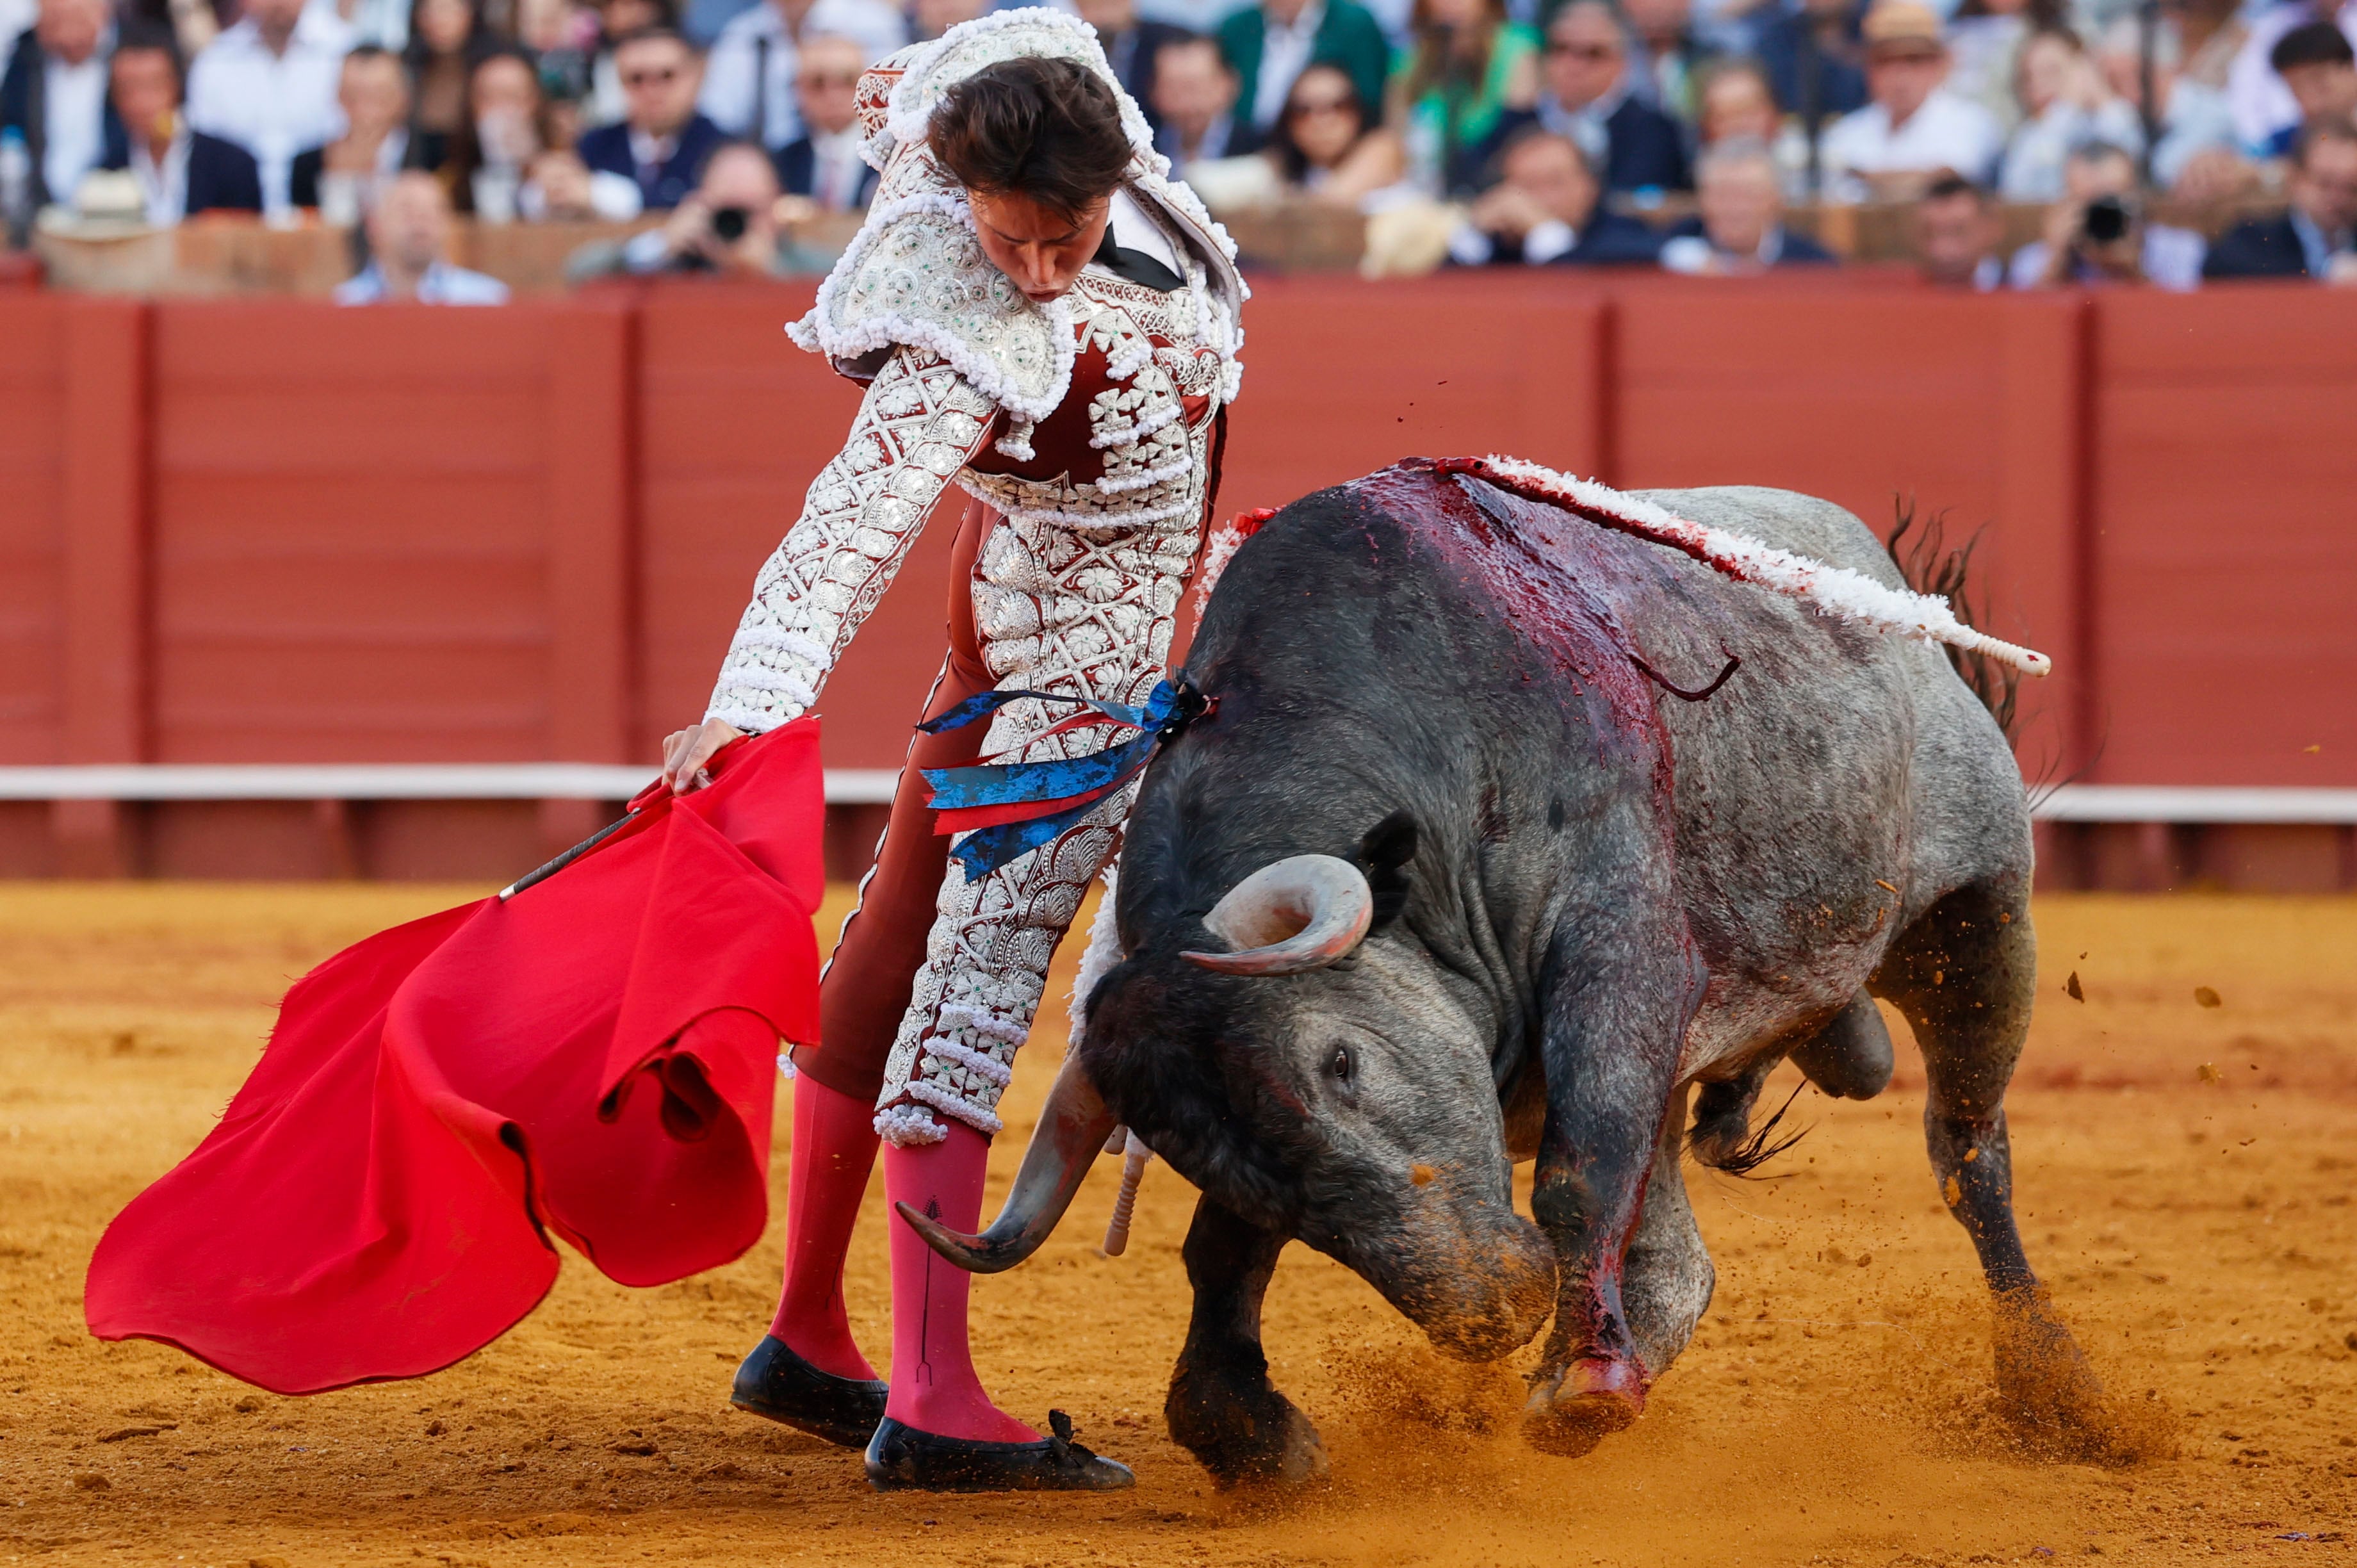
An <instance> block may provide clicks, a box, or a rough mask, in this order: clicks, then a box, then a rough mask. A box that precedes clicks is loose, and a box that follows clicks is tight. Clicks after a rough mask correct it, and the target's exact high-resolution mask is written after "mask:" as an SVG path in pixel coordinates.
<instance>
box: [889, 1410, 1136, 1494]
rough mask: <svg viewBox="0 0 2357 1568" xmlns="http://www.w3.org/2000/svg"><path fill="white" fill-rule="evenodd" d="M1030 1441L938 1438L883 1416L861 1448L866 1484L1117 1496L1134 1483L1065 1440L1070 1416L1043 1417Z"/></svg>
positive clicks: (1112, 1463) (1120, 1468) (1124, 1469)
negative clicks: (1039, 1433) (1042, 1427)
mask: <svg viewBox="0 0 2357 1568" xmlns="http://www.w3.org/2000/svg"><path fill="white" fill-rule="evenodd" d="M1048 1430H1049V1435H1048V1436H1046V1437H1042V1438H1040V1439H1039V1440H1038V1441H1037V1442H1034V1443H981V1442H976V1441H974V1440H973V1439H971V1438H963V1437H938V1436H935V1435H934V1434H932V1433H930V1432H919V1431H918V1430H916V1429H915V1428H914V1427H911V1426H904V1425H902V1424H901V1423H899V1422H897V1421H894V1420H892V1419H891V1418H890V1417H889V1416H887V1417H886V1418H885V1419H884V1423H883V1424H882V1425H880V1426H878V1427H877V1429H876V1438H875V1441H874V1442H872V1443H870V1444H868V1445H867V1484H868V1485H869V1486H871V1487H875V1488H876V1489H877V1491H879V1492H897V1491H902V1490H909V1491H922V1492H1117V1491H1120V1490H1121V1489H1122V1488H1124V1487H1134V1486H1135V1485H1137V1477H1136V1476H1135V1474H1133V1473H1132V1472H1131V1470H1130V1467H1129V1466H1126V1465H1124V1464H1121V1463H1119V1462H1118V1461H1116V1460H1112V1459H1101V1458H1099V1457H1098V1456H1097V1455H1094V1454H1092V1453H1090V1452H1089V1451H1088V1450H1087V1449H1085V1448H1083V1447H1082V1446H1081V1445H1080V1444H1077V1443H1075V1442H1073V1441H1072V1418H1071V1416H1069V1415H1066V1414H1065V1413H1064V1412H1062V1411H1060V1410H1051V1411H1049V1412H1048Z"/></svg>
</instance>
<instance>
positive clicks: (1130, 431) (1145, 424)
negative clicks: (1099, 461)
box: [1000, 403, 1187, 457]
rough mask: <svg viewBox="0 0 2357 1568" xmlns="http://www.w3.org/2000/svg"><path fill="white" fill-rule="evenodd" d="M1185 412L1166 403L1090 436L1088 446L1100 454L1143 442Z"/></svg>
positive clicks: (1009, 454)
mask: <svg viewBox="0 0 2357 1568" xmlns="http://www.w3.org/2000/svg"><path fill="white" fill-rule="evenodd" d="M1186 412H1187V405H1186V404H1185V403H1166V404H1164V405H1163V406H1162V407H1160V408H1157V409H1156V410H1155V411H1154V412H1153V413H1149V414H1147V415H1146V416H1145V417H1144V418H1142V419H1140V420H1139V421H1138V422H1137V423H1136V424H1127V425H1124V426H1122V427H1121V428H1120V429H1118V430H1107V431H1103V432H1101V433H1099V434H1097V435H1092V436H1090V437H1089V446H1091V447H1092V448H1093V449H1094V450H1096V451H1099V452H1102V451H1103V450H1104V449H1105V448H1106V447H1108V446H1128V445H1129V444H1130V443H1132V442H1134V441H1143V440H1145V439H1146V437H1147V436H1149V435H1153V434H1154V433H1155V432H1156V431H1157V430H1159V429H1161V428H1162V427H1163V426H1164V425H1166V424H1169V423H1170V422H1171V421H1172V420H1174V419H1177V418H1179V416H1181V415H1182V414H1184V413H1186ZM1000 450H1002V451H1004V450H1005V448H1004V447H1001V448H1000ZM1007 456H1010V457H1011V456H1014V454H1013V453H1011V452H1009V453H1007ZM1024 456H1027V457H1028V456H1030V454H1029V453H1028V452H1026V453H1025V454H1024Z"/></svg>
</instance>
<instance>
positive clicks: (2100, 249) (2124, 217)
mask: <svg viewBox="0 0 2357 1568" xmlns="http://www.w3.org/2000/svg"><path fill="white" fill-rule="evenodd" d="M2201 250H2202V245H2201V236H2200V235H2199V234H2195V233H2193V232H2191V231H2188V230H2183V229H2171V228H2168V227H2164V226H2160V225H2154V224H2148V223H2147V221H2146V219H2145V213H2144V204H2143V201H2142V199H2141V198H2140V197H2139V195H2138V193H2137V189H2136V160H2135V159H2134V158H2132V157H2130V156H2128V153H2127V150H2126V148H2124V147H2116V146H2114V145H2111V144H2109V143H2106V142H2090V143H2088V144H2086V145H2083V146H2079V147H2074V148H2073V149H2072V152H2071V156H2069V158H2067V159H2066V160H2065V161H2064V163H2063V166H2062V194H2061V198H2060V199H2058V200H2057V201H2056V202H2055V203H2054V204H2053V205H2052V206H2051V207H2050V208H2049V209H2047V213H2046V226H2045V231H2044V233H2043V234H2042V235H2041V236H2040V238H2039V239H2037V240H2035V241H2032V242H2030V243H2029V244H2027V245H2024V246H2023V247H2022V248H2021V249H2020V250H2019V251H2018V252H2016V253H2015V255H2014V258H2013V264H2012V265H2011V266H2010V267H2009V268H2008V269H2007V272H2008V274H2009V276H2010V278H2011V280H2012V283H2013V286H2014V287H2016V288H2065V287H2071V286H2074V285H2094V284H2136V283H2156V284H2160V285H2163V286H2165V287H2169V288H2179V289H2184V288H2191V287H2193V286H2195V285H2196V284H2198V283H2199V281H2200V277H2201Z"/></svg>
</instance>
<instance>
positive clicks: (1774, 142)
mask: <svg viewBox="0 0 2357 1568" xmlns="http://www.w3.org/2000/svg"><path fill="white" fill-rule="evenodd" d="M1695 100H1696V108H1695V134H1696V139H1697V140H1698V141H1699V142H1700V144H1701V145H1702V147H1703V149H1704V150H1705V151H1708V150H1709V149H1710V148H1712V147H1715V146H1717V145H1719V144H1720V143H1722V142H1731V141H1752V142H1757V143H1759V144H1760V145H1761V146H1763V147H1766V148H1767V149H1768V150H1769V153H1770V156H1772V157H1773V158H1774V159H1775V160H1776V171H1777V177H1778V179H1779V181H1780V182H1781V186H1782V188H1783V192H1784V196H1785V199H1787V200H1803V199H1807V197H1808V195H1809V144H1808V138H1807V137H1806V136H1804V135H1803V134H1802V133H1801V128H1800V126H1799V125H1798V124H1794V123H1792V122H1790V121H1787V120H1785V119H1784V118H1783V117H1782V116H1781V115H1779V114H1778V113H1776V94H1775V90H1774V89H1773V88H1771V87H1770V85H1769V82H1768V72H1767V70H1766V69H1765V68H1764V67H1762V66H1761V65H1760V63H1759V62H1758V61H1756V60H1743V59H1738V60H1721V61H1718V62H1717V63H1715V64H1713V65H1710V66H1708V67H1706V68H1705V69H1704V70H1703V73H1702V78H1701V81H1700V82H1699V83H1698V85H1697V86H1696V88H1695Z"/></svg>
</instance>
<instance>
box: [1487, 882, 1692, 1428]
mask: <svg viewBox="0 0 2357 1568" xmlns="http://www.w3.org/2000/svg"><path fill="white" fill-rule="evenodd" d="M1631 904H1634V905H1638V906H1642V905H1647V904H1653V905H1654V907H1655V908H1658V909H1659V913H1658V914H1657V915H1656V916H1655V917H1654V918H1643V917H1642V916H1639V917H1638V918H1631V905H1628V904H1624V905H1623V906H1621V907H1620V908H1619V909H1617V910H1614V911H1613V912H1612V914H1611V916H1610V918H1574V919H1573V920H1572V921H1571V922H1570V925H1569V929H1566V931H1565V933H1564V935H1563V936H1562V937H1560V938H1559V939H1558V942H1557V949H1556V953H1555V963H1554V966H1553V967H1554V969H1555V976H1554V978H1553V982H1552V984H1551V985H1550V987H1549V1006H1548V1015H1547V1019H1546V1032H1545V1036H1544V1047H1543V1048H1544V1052H1545V1060H1546V1070H1547V1117H1546V1126H1545V1130H1544V1133H1542V1134H1541V1136H1540V1140H1539V1159H1538V1173H1537V1176H1536V1178H1535V1184H1534V1189H1533V1192H1532V1195H1531V1213H1532V1218H1533V1219H1536V1220H1537V1221H1538V1223H1539V1227H1540V1229H1542V1230H1544V1231H1545V1232H1546V1234H1547V1239H1548V1240H1550V1241H1552V1242H1553V1243H1554V1244H1555V1267H1556V1275H1555V1278H1556V1284H1555V1326H1554V1328H1553V1330H1552V1331H1551V1332H1550V1333H1549V1334H1548V1336H1547V1343H1546V1350H1545V1354H1544V1357H1543V1358H1542V1359H1541V1361H1540V1364H1539V1369H1538V1370H1537V1371H1535V1372H1534V1373H1533V1374H1532V1375H1531V1398H1530V1402H1529V1404H1528V1405H1527V1406H1526V1407H1525V1408H1524V1410H1523V1434H1524V1435H1525V1436H1526V1437H1527V1438H1528V1439H1529V1440H1530V1442H1531V1444H1533V1445H1534V1447H1538V1448H1543V1449H1545V1450H1547V1451H1549V1452H1551V1453H1556V1454H1574V1455H1577V1454H1585V1453H1587V1451H1588V1450H1589V1449H1591V1448H1593V1447H1595V1446H1596V1445H1597V1444H1598V1443H1600V1442H1601V1441H1603V1439H1604V1438H1605V1437H1606V1436H1607V1435H1609V1434H1611V1433H1614V1432H1618V1431H1620V1429H1621V1428H1622V1427H1624V1426H1627V1425H1628V1424H1629V1423H1631V1422H1632V1421H1634V1420H1636V1419H1637V1416H1638V1414H1639V1413H1640V1412H1642V1411H1643V1409H1644V1407H1645V1393H1646V1389H1647V1386H1648V1385H1649V1383H1650V1382H1651V1380H1652V1373H1653V1371H1654V1370H1655V1369H1652V1368H1648V1367H1647V1366H1646V1364H1645V1361H1644V1359H1643V1358H1642V1356H1641V1355H1640V1354H1639V1351H1638V1348H1637V1343H1636V1338H1635V1337H1634V1335H1633V1334H1632V1333H1631V1328H1630V1324H1629V1315H1628V1310H1627V1308H1626V1306H1625V1305H1623V1303H1622V1300H1621V1277H1622V1271H1623V1265H1624V1263H1625V1262H1626V1260H1627V1257H1628V1253H1629V1244H1630V1240H1631V1237H1632V1236H1633V1235H1634V1234H1635V1232H1636V1230H1637V1223H1638V1219H1639V1218H1640V1215H1641V1208H1642V1205H1643V1200H1644V1192H1645V1180H1646V1176H1647V1173H1648V1172H1649V1171H1650V1170H1651V1169H1652V1164H1653V1155H1654V1147H1655V1144H1656V1141H1657V1140H1658V1139H1659V1138H1660V1137H1661V1135H1662V1129H1663V1124H1664V1119H1665V1118H1666V1117H1667V1116H1668V1114H1669V1112H1670V1107H1671V1098H1672V1086H1673V1083H1674V1079H1675V1078H1676V1073H1677V1060H1678V1050H1679V1046H1680V1043H1681V1042H1682V1041H1683V1040H1684V1036H1685V1026H1686V1021H1687V1020H1688V1019H1689V1018H1690V1017H1691V1016H1692V1015H1693V1012H1694V1008H1695V1005H1696V1004H1698V1003H1699V1001H1700V998H1701V995H1702V983H1703V974H1702V968H1701V964H1700V962H1699V961H1697V960H1695V958H1694V956H1693V952H1692V948H1691V944H1690V943H1689V942H1688V941H1687V940H1686V938H1685V932H1684V922H1683V920H1681V919H1679V918H1676V916H1675V913H1674V910H1673V909H1671V908H1667V907H1666V900H1663V901H1660V902H1659V903H1656V902H1655V901H1654V900H1651V899H1646V898H1643V897H1637V898H1634V899H1632V900H1631Z"/></svg>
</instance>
